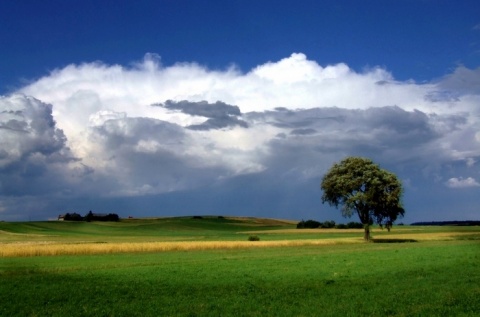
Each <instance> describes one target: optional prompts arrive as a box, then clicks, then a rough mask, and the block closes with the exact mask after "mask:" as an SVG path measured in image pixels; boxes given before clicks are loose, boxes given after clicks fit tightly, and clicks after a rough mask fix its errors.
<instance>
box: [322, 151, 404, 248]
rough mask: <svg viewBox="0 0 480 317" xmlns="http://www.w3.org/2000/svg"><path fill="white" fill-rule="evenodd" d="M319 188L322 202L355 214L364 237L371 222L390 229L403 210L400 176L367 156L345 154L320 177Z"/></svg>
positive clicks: (350, 214)
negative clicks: (321, 192)
mask: <svg viewBox="0 0 480 317" xmlns="http://www.w3.org/2000/svg"><path fill="white" fill-rule="evenodd" d="M321 188H322V190H323V195H322V203H325V202H327V203H329V204H330V205H331V206H335V207H337V208H338V207H339V206H341V211H342V215H343V216H344V217H351V216H352V215H353V214H355V213H356V214H357V215H358V217H359V218H360V221H361V223H362V224H363V225H364V228H365V236H364V238H365V240H369V239H370V225H372V224H373V223H374V222H375V223H377V224H379V225H380V226H386V227H387V228H388V229H390V228H391V226H392V225H393V223H394V222H395V220H397V217H399V216H403V215H404V213H405V210H404V209H403V205H402V202H401V197H402V194H403V188H402V183H401V182H400V180H399V179H398V178H397V176H396V175H395V174H393V173H391V172H389V171H386V170H384V169H381V168H380V167H379V166H378V165H377V164H375V163H374V162H373V161H372V160H370V159H367V158H363V157H348V158H346V159H344V160H342V161H341V162H340V163H335V164H334V165H333V166H332V167H331V168H330V170H329V171H328V172H327V174H325V176H324V177H323V179H322V183H321Z"/></svg>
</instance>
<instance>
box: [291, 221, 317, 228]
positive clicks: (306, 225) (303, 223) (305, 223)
mask: <svg viewBox="0 0 480 317" xmlns="http://www.w3.org/2000/svg"><path fill="white" fill-rule="evenodd" d="M321 224H322V223H321V222H318V221H315V220H307V221H304V220H302V221H300V222H299V223H298V224H297V229H315V228H318V227H320V225H321Z"/></svg>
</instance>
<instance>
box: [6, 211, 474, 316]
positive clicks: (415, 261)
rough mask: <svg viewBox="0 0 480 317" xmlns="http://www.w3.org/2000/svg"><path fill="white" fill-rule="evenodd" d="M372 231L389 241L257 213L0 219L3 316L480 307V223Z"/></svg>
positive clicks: (448, 311)
mask: <svg viewBox="0 0 480 317" xmlns="http://www.w3.org/2000/svg"><path fill="white" fill-rule="evenodd" d="M250 235H257V236H258V237H260V241H248V237H249V236H250ZM373 237H374V239H375V242H384V243H364V242H363V241H362V230H335V229H311V230H310V229H303V230H298V229H295V223H291V222H287V221H281V220H272V219H256V218H229V217H225V218H224V217H204V218H201V219H193V218H192V217H185V218H165V219H138V220H137V219H133V220H123V221H121V222H119V223H100V222H92V223H85V222H81V223H70V222H30V223H5V222H0V279H1V284H0V316H66V315H67V316H367V315H368V316H412V315H415V316H459V315H461V316H475V315H477V313H478V311H480V269H479V266H478V263H480V228H479V227H410V226H395V227H394V228H393V230H392V231H391V232H390V233H389V232H387V231H386V230H381V229H374V230H373ZM412 241H415V242H412Z"/></svg>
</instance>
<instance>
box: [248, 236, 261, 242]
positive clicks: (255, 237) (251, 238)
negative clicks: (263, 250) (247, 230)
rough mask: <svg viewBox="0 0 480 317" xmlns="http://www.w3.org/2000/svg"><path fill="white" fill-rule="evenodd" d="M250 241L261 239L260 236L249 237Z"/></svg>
mask: <svg viewBox="0 0 480 317" xmlns="http://www.w3.org/2000/svg"><path fill="white" fill-rule="evenodd" d="M248 241H260V237H259V236H255V235H254V236H249V237H248Z"/></svg>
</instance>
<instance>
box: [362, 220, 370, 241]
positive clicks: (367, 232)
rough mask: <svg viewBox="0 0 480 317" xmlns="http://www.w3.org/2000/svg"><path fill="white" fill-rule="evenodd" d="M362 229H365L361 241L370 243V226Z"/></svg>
mask: <svg viewBox="0 0 480 317" xmlns="http://www.w3.org/2000/svg"><path fill="white" fill-rule="evenodd" d="M363 228H364V229H365V234H364V235H363V239H364V240H365V241H370V238H371V237H370V224H368V223H367V224H365V225H364V226H363Z"/></svg>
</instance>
